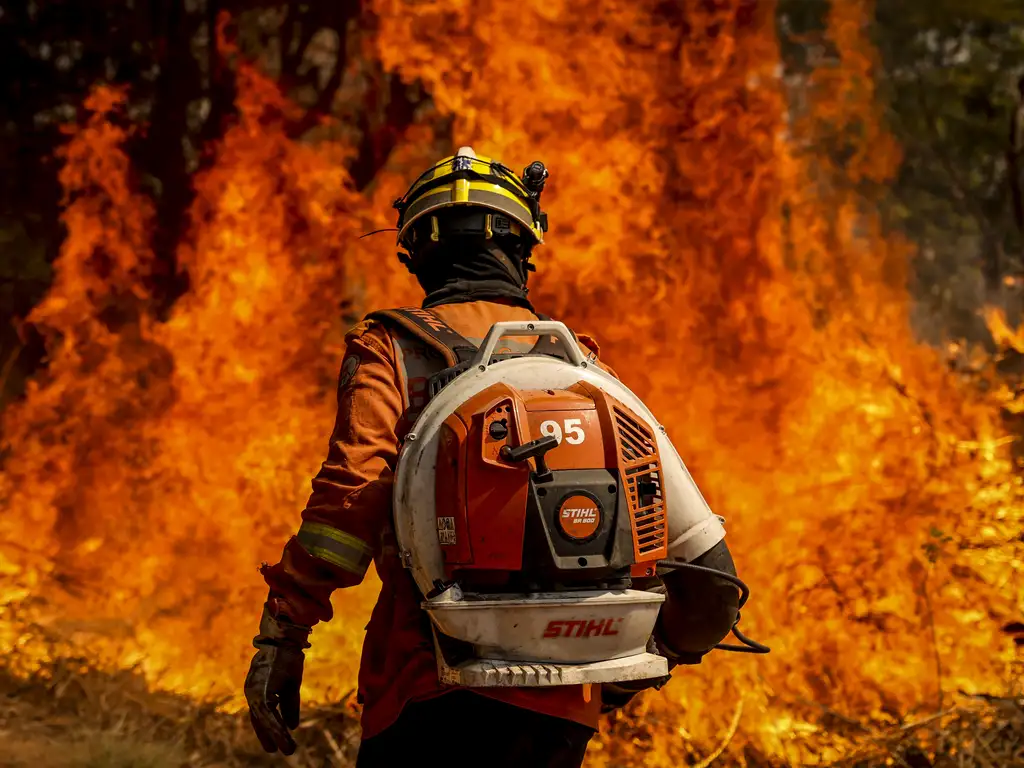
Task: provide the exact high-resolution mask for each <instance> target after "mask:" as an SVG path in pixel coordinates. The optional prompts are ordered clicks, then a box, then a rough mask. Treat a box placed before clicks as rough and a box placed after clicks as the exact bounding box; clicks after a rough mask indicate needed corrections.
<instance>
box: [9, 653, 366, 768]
mask: <svg viewBox="0 0 1024 768" xmlns="http://www.w3.org/2000/svg"><path fill="white" fill-rule="evenodd" d="M302 731H303V733H302V736H301V738H300V739H299V741H300V744H301V746H300V749H299V751H298V752H296V754H295V755H293V756H291V757H290V758H288V759H287V761H283V760H282V758H281V756H280V755H267V754H266V753H264V752H263V751H262V750H261V749H260V746H259V743H258V742H257V741H256V738H255V736H253V734H252V731H251V729H250V726H249V722H248V718H246V717H242V716H238V715H229V714H224V713H222V712H218V711H217V706H216V702H207V703H199V702H196V701H194V700H192V699H189V698H187V697H183V696H176V695H173V694H167V693H159V692H153V691H150V690H148V689H147V687H146V685H145V683H144V681H143V680H142V678H141V676H140V675H138V674H134V673H132V672H127V671H126V672H120V673H116V674H108V673H103V672H98V671H96V670H93V669H89V668H88V667H87V665H86V664H84V663H83V662H81V661H70V660H64V661H60V662H56V663H54V664H53V665H51V666H50V667H48V668H47V669H44V670H41V671H40V672H39V673H37V674H36V675H35V676H34V677H32V678H30V679H28V680H24V679H19V678H17V677H15V676H13V675H10V674H8V673H6V672H3V671H0V744H3V748H2V749H0V765H2V766H11V767H12V768H15V767H17V768H22V767H24V768H28V767H29V766H31V768H41V767H42V766H46V768H50V766H53V768H179V766H197V767H199V768H213V767H214V766H216V767H217V768H235V767H236V766H280V765H281V764H282V763H285V764H286V765H290V766H296V767H297V768H312V766H316V767H317V768H320V767H321V766H337V767H338V768H349V767H350V766H351V765H353V762H354V757H355V753H356V749H357V747H358V742H359V725H358V723H357V721H356V720H355V719H354V718H353V717H352V714H351V711H350V710H349V709H348V707H346V706H344V705H338V706H336V707H329V708H319V709H316V710H309V711H307V712H306V713H304V718H303V724H302Z"/></svg>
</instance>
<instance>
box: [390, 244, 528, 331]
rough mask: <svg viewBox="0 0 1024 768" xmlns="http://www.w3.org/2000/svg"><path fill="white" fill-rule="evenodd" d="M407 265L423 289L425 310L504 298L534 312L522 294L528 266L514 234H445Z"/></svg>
mask: <svg viewBox="0 0 1024 768" xmlns="http://www.w3.org/2000/svg"><path fill="white" fill-rule="evenodd" d="M408 266H409V271H410V272H412V274H413V275H415V277H416V279H417V280H419V283H420V285H421V286H423V290H424V291H426V294H427V295H426V298H424V299H423V308H424V309H429V308H430V307H436V306H438V305H440V304H458V303H461V302H467V301H493V300H495V299H502V300H505V301H511V302H512V303H513V304H515V305H517V306H521V307H525V308H527V309H529V310H530V311H531V312H532V311H533V305H532V304H530V300H529V299H528V298H527V297H526V295H527V288H526V279H527V275H528V274H529V272H530V271H531V270H532V265H531V264H529V262H528V261H527V258H524V254H523V247H522V245H521V243H520V241H519V239H518V238H515V237H497V238H491V239H490V240H487V239H484V238H483V237H481V236H472V235H465V236H458V237H449V238H446V239H445V241H444V242H442V243H438V244H436V245H434V244H431V247H428V248H425V249H423V250H421V251H418V252H416V253H415V254H414V255H413V258H412V259H411V260H410V262H409V265H408Z"/></svg>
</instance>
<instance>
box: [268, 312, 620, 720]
mask: <svg viewBox="0 0 1024 768" xmlns="http://www.w3.org/2000/svg"><path fill="white" fill-rule="evenodd" d="M431 311H433V312H435V313H436V314H437V315H438V316H439V317H440V318H441V319H442V320H444V321H445V322H446V323H448V324H449V325H450V326H451V327H452V328H453V329H454V330H455V331H457V332H458V333H460V334H461V335H462V336H464V337H466V338H467V339H468V340H469V341H471V342H473V343H475V344H479V343H480V342H481V340H482V337H483V336H484V335H486V333H487V331H488V330H489V329H490V327H491V325H492V324H493V323H496V322H499V321H503V320H534V319H536V315H534V314H533V313H532V312H530V311H529V310H527V309H525V308H522V307H516V306H510V305H506V304H500V303H494V302H485V301H475V302H467V303H462V304H447V305H442V306H439V307H435V308H434V309H432V310H431ZM346 340H347V343H348V346H347V350H346V354H345V359H344V361H343V363H342V370H341V376H340V378H339V386H338V415H337V419H336V421H335V425H334V431H333V434H332V435H331V442H330V449H329V451H328V455H327V460H326V461H325V462H324V464H323V466H322V467H321V469H320V472H319V473H318V474H317V476H316V477H315V478H314V480H313V494H312V495H311V496H310V498H309V501H308V503H307V504H306V508H305V510H304V511H303V513H302V526H301V528H300V529H299V533H298V535H297V536H294V537H292V538H291V540H289V542H288V544H287V545H286V546H285V549H284V553H283V556H282V559H281V562H280V563H278V564H277V565H274V566H271V567H266V568H264V576H265V578H266V581H267V584H268V585H269V587H270V601H269V602H270V608H271V613H272V614H273V615H275V616H281V615H284V616H287V617H288V618H289V619H290V620H291V621H293V622H296V623H299V624H303V625H306V626H312V625H313V624H315V623H316V622H318V621H329V620H330V619H331V615H332V610H331V604H330V595H331V592H333V590H335V589H337V588H344V587H351V586H354V585H356V584H358V583H359V582H361V581H362V579H363V576H364V574H365V573H366V569H367V568H368V567H369V564H370V560H371V559H372V560H373V562H374V564H375V566H376V568H377V573H378V575H379V576H380V579H381V592H380V596H379V598H378V599H377V604H376V606H375V607H374V609H373V613H372V615H371V618H370V623H369V624H368V625H367V628H366V637H365V640H364V642H363V653H362V659H361V661H360V669H359V693H360V696H361V699H362V701H363V704H364V707H363V716H362V726H363V738H369V737H371V736H374V735H376V734H377V733H380V732H381V731H382V730H384V729H385V728H387V727H388V726H389V725H390V724H391V723H393V722H394V721H395V719H396V718H397V717H398V715H399V714H400V713H401V711H402V707H403V706H404V705H405V704H406V703H407V702H409V701H414V700H422V699H426V698H430V697H432V696H436V695H439V694H441V693H443V692H444V691H445V690H448V689H447V688H444V687H442V686H441V684H440V682H439V681H438V678H437V665H436V661H435V657H434V647H433V640H432V636H431V631H430V620H429V618H428V617H427V614H426V612H425V611H423V610H422V609H421V608H420V601H421V600H422V598H421V596H420V594H419V592H418V590H417V588H416V585H415V583H414V582H413V579H412V576H411V575H410V574H409V573H408V571H406V570H405V569H404V568H402V566H401V563H400V562H399V559H398V554H397V546H396V542H395V537H394V532H393V529H392V520H391V493H392V484H393V482H392V481H393V476H394V472H395V465H396V462H397V460H398V449H399V443H400V440H401V438H402V437H404V435H405V433H406V432H407V431H408V430H409V429H410V428H411V426H412V424H413V422H414V421H415V418H416V416H417V415H418V413H419V411H420V410H421V409H422V407H423V405H424V404H425V402H426V398H425V396H424V395H425V385H426V380H427V378H428V377H429V375H430V374H432V373H434V372H436V371H438V370H440V369H441V368H443V367H444V364H443V363H442V362H441V361H440V359H439V358H438V357H437V356H436V354H433V353H430V352H429V351H427V349H426V347H425V346H424V345H423V343H422V342H419V341H416V340H414V339H412V338H411V336H407V335H405V334H402V333H400V332H397V331H396V332H392V331H390V330H389V329H388V328H385V327H384V326H383V325H381V324H380V323H378V322H374V321H370V322H363V323H361V324H359V325H357V326H356V327H355V328H353V329H352V330H351V331H350V332H349V334H348V336H347V339H346ZM579 340H580V342H581V345H585V346H584V347H583V352H584V354H588V355H589V357H590V359H592V360H594V361H596V360H597V353H598V349H597V345H596V344H595V343H594V342H593V341H592V340H591V339H589V338H587V337H585V336H580V337H579ZM535 342H536V339H535V338H510V339H507V340H505V341H504V342H502V343H503V344H504V345H505V346H504V347H502V348H499V349H498V350H497V352H499V353H500V352H516V351H526V350H528V349H529V348H530V347H532V346H533V344H534V343H535ZM598 364H600V363H598ZM602 367H604V368H605V369H606V370H608V369H607V367H605V366H603V365H602ZM478 692H479V693H481V694H483V695H486V696H489V697H491V698H495V699H499V700H502V701H505V702H508V703H510V704H513V705H516V706H521V707H525V708H527V709H531V710H534V711H536V712H541V713H544V714H548V715H553V716H555V717H562V718H566V719H570V720H574V721H576V722H579V723H582V724H584V725H587V726H590V727H592V728H594V729H596V728H597V718H598V714H599V711H600V692H599V691H598V690H597V686H594V689H593V690H591V689H590V688H589V687H584V686H558V687H553V688H495V689H480V690H479V691H478Z"/></svg>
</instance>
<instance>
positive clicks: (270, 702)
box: [245, 645, 303, 755]
mask: <svg viewBox="0 0 1024 768" xmlns="http://www.w3.org/2000/svg"><path fill="white" fill-rule="evenodd" d="M302 662H303V655H302V650H301V649H299V648H288V647H277V646H272V645H266V646H263V647H260V649H259V650H258V651H257V652H256V655H255V656H254V657H253V659H252V664H251V665H250V666H249V675H248V676H247V677H246V678H245V698H246V700H247V701H248V702H249V720H250V722H251V723H252V729H253V730H254V731H256V736H257V737H258V738H259V740H260V744H262V745H263V749H265V750H266V751H267V752H277V751H278V750H281V752H282V753H284V754H286V755H290V754H292V753H293V752H294V751H295V739H293V738H292V735H291V733H289V731H291V730H294V729H295V728H297V727H298V725H299V688H300V687H301V685H302Z"/></svg>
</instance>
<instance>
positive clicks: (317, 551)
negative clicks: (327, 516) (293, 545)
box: [296, 521, 373, 576]
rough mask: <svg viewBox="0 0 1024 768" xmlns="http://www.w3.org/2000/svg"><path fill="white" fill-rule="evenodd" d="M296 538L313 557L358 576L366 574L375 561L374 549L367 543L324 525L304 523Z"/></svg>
mask: <svg viewBox="0 0 1024 768" xmlns="http://www.w3.org/2000/svg"><path fill="white" fill-rule="evenodd" d="M296 538H298V540H299V543H300V544H301V545H302V547H303V549H305V550H306V551H307V552H309V554H311V555H313V557H318V558H320V559H321V560H325V561H326V562H328V563H330V564H331V565H336V566H338V567H339V568H344V569H345V570H346V571H348V572H349V573H354V574H356V575H357V576H362V575H363V574H365V573H366V569H367V568H369V567H370V560H372V559H373V549H372V548H371V547H370V545H369V544H367V543H366V542H365V541H363V540H362V539H357V538H356V537H355V536H353V535H351V534H348V533H345V532H344V531H339V530H338V529H337V528H331V527H330V526H329V525H324V524H323V523H312V522H308V521H307V522H304V523H303V524H302V525H301V526H299V533H298V535H297V537H296Z"/></svg>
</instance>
